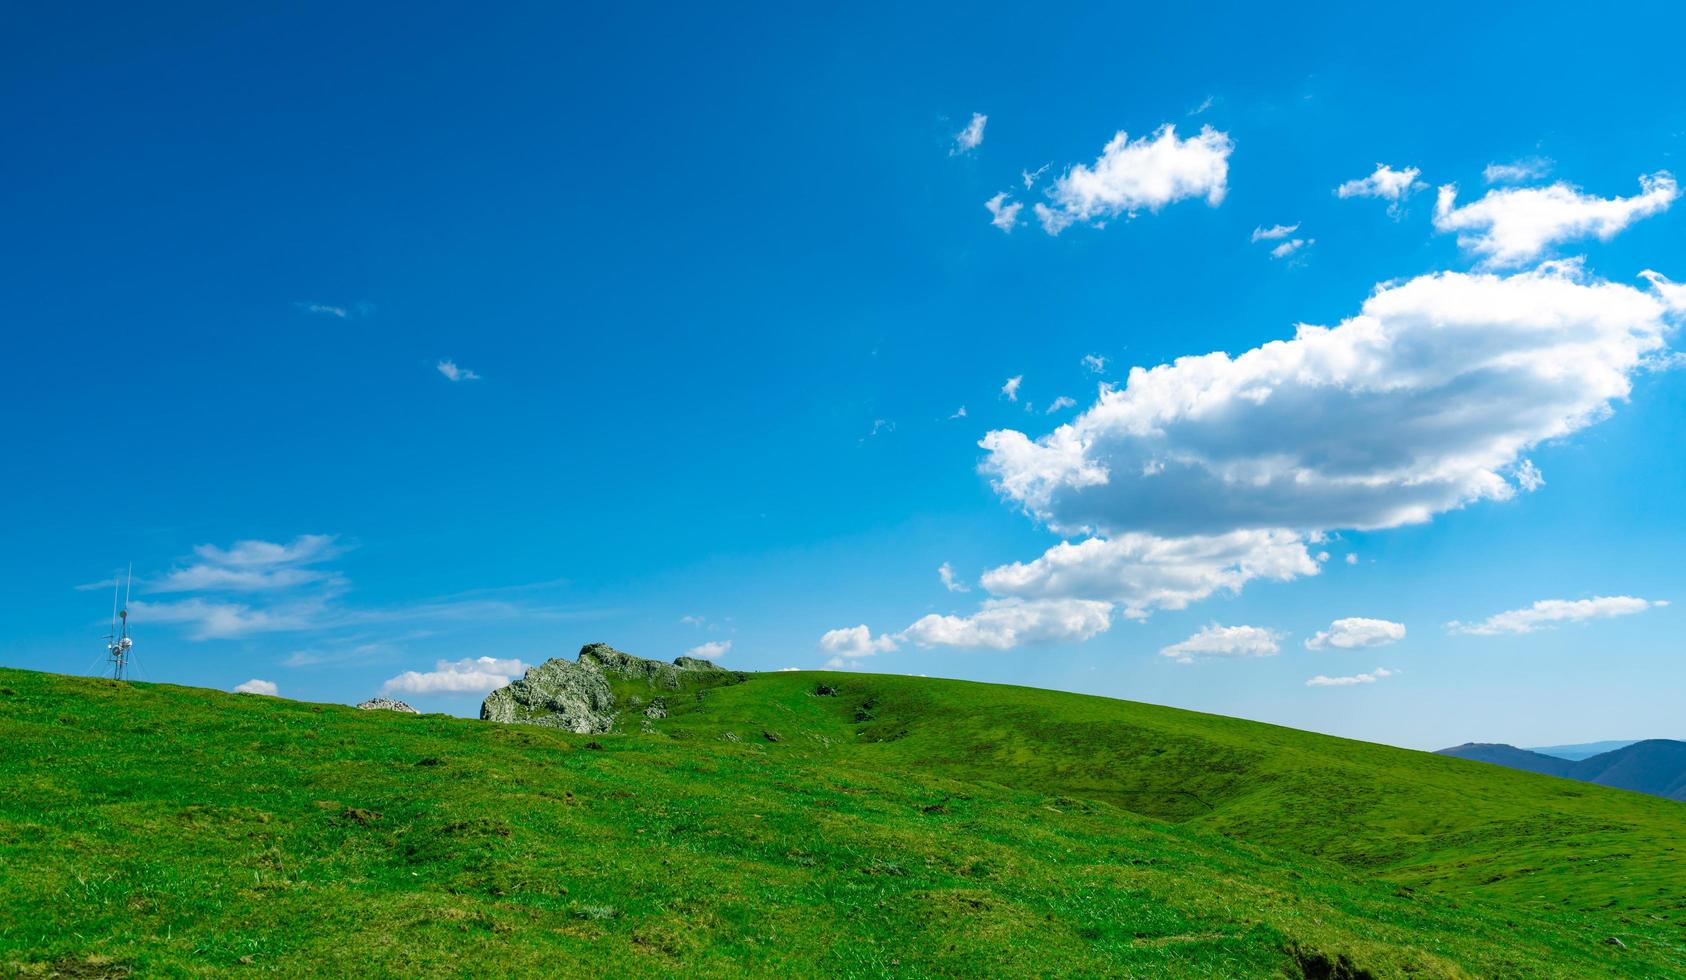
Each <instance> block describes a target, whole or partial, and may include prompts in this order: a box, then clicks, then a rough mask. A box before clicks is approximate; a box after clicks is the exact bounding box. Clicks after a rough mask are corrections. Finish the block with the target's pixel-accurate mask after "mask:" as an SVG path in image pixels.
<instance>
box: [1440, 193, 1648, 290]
mask: <svg viewBox="0 0 1686 980" xmlns="http://www.w3.org/2000/svg"><path fill="white" fill-rule="evenodd" d="M1639 189H1640V193H1639V194H1638V195H1636V196H1634V197H1593V196H1592V195H1590V194H1582V193H1581V192H1580V191H1578V190H1576V189H1575V188H1574V187H1572V186H1571V185H1569V184H1566V183H1563V182H1561V181H1559V182H1558V183H1555V184H1551V185H1550V186H1547V187H1506V188H1500V189H1495V190H1490V191H1488V192H1487V194H1486V196H1485V197H1482V198H1481V199H1480V200H1478V201H1473V202H1471V203H1469V204H1466V205H1464V206H1463V207H1455V206H1454V205H1455V202H1456V201H1457V197H1458V187H1457V185H1456V184H1446V185H1443V186H1442V187H1441V188H1440V196H1439V200H1438V201H1436V203H1435V205H1434V227H1435V228H1436V229H1438V230H1440V231H1443V232H1457V233H1458V245H1459V246H1460V247H1462V248H1465V249H1467V250H1469V251H1471V252H1473V253H1475V254H1476V255H1479V256H1481V258H1482V260H1483V262H1485V263H1486V264H1487V265H1488V266H1491V267H1493V268H1506V267H1511V266H1518V265H1522V264H1525V263H1527V262H1530V261H1532V260H1533V259H1535V258H1538V257H1539V256H1540V255H1541V254H1543V253H1544V252H1545V251H1546V250H1547V249H1549V248H1550V247H1551V246H1553V245H1555V244H1558V243H1559V242H1566V241H1572V240H1574V239H1579V238H1586V237H1588V236H1591V237H1594V238H1597V239H1599V240H1600V241H1608V240H1610V239H1611V238H1612V237H1614V236H1615V235H1616V233H1617V232H1620V231H1621V230H1622V229H1623V228H1626V227H1627V226H1628V225H1630V224H1632V223H1634V222H1635V221H1638V220H1640V219H1641V218H1646V217H1650V216H1651V215H1654V214H1659V213H1661V212H1663V211H1666V210H1668V206H1669V205H1670V204H1672V203H1674V200H1675V198H1676V197H1678V196H1679V193H1680V192H1679V188H1678V187H1677V186H1676V184H1675V181H1674V177H1672V176H1671V175H1670V174H1669V173H1668V172H1667V171H1665V170H1659V171H1657V172H1656V173H1654V174H1650V175H1647V176H1644V177H1641V178H1639Z"/></svg>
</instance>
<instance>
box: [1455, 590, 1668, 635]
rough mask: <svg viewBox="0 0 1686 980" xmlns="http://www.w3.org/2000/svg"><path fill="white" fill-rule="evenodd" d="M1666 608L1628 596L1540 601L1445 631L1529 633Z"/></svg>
mask: <svg viewBox="0 0 1686 980" xmlns="http://www.w3.org/2000/svg"><path fill="white" fill-rule="evenodd" d="M1666 605H1668V601H1667V600H1664V599H1641V598H1639V597H1638V596H1630V595H1604V596H1594V597H1593V598H1591V599H1541V600H1539V601H1538V602H1535V603H1534V604H1533V605H1531V606H1525V607H1523V608H1521V609H1511V610H1508V611H1506V612H1501V613H1495V614H1493V615H1491V616H1488V617H1487V618H1486V619H1484V620H1482V621H1480V622H1478V623H1460V622H1457V621H1455V620H1454V621H1453V622H1450V623H1447V624H1446V628H1447V629H1449V630H1451V631H1452V632H1454V633H1467V634H1470V635H1473V636H1497V635H1499V634H1504V633H1532V632H1534V631H1535V630H1539V629H1547V628H1550V627H1552V626H1556V625H1557V624H1559V623H1578V622H1583V621H1585V620H1589V619H1610V618H1612V617H1615V616H1632V615H1634V614H1635V613H1642V612H1644V611H1645V610H1647V609H1656V608H1660V607H1662V606H1666Z"/></svg>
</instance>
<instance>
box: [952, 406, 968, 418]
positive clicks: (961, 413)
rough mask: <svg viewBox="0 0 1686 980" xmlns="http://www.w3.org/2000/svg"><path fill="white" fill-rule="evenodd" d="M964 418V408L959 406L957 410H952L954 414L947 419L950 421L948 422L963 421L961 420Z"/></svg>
mask: <svg viewBox="0 0 1686 980" xmlns="http://www.w3.org/2000/svg"><path fill="white" fill-rule="evenodd" d="M965 417H966V406H964V405H962V406H960V407H959V408H957V409H955V410H954V414H953V415H950V416H949V419H950V420H953V419H963V418H965Z"/></svg>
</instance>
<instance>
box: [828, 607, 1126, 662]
mask: <svg viewBox="0 0 1686 980" xmlns="http://www.w3.org/2000/svg"><path fill="white" fill-rule="evenodd" d="M1111 625H1112V604H1111V603H1107V602H1097V601H1094V600H1088V599H1033V600H1026V599H986V600H984V602H983V604H982V606H981V607H980V608H979V609H978V611H977V612H975V613H973V614H972V615H970V616H939V615H937V614H935V613H932V614H930V615H928V616H924V617H922V618H921V619H919V620H918V621H917V622H915V623H914V624H913V625H912V626H909V627H908V628H907V629H905V630H903V631H902V632H901V634H900V637H901V638H902V639H906V640H911V641H913V642H914V643H917V644H919V645H920V646H946V647H965V648H971V649H975V648H988V649H992V650H1009V649H1012V648H1013V647H1016V646H1019V645H1021V644H1025V643H1046V642H1058V641H1080V640H1087V639H1088V638H1089V637H1091V636H1094V635H1095V634H1096V633H1101V632H1104V631H1105V630H1107V629H1108V628H1109V627H1110V626H1111ZM860 629H863V630H864V629H865V627H864V626H863V627H860Z"/></svg>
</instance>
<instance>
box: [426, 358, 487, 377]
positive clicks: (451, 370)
mask: <svg viewBox="0 0 1686 980" xmlns="http://www.w3.org/2000/svg"><path fill="white" fill-rule="evenodd" d="M434 367H436V368H438V369H439V373H440V374H443V375H444V376H445V377H446V378H448V379H450V380H452V381H479V380H480V375H478V374H475V373H474V372H473V371H470V370H469V369H468V368H465V367H458V366H457V362H456V361H453V360H451V359H450V358H445V359H444V360H441V361H440V362H439V363H438V364H436V365H434Z"/></svg>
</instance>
